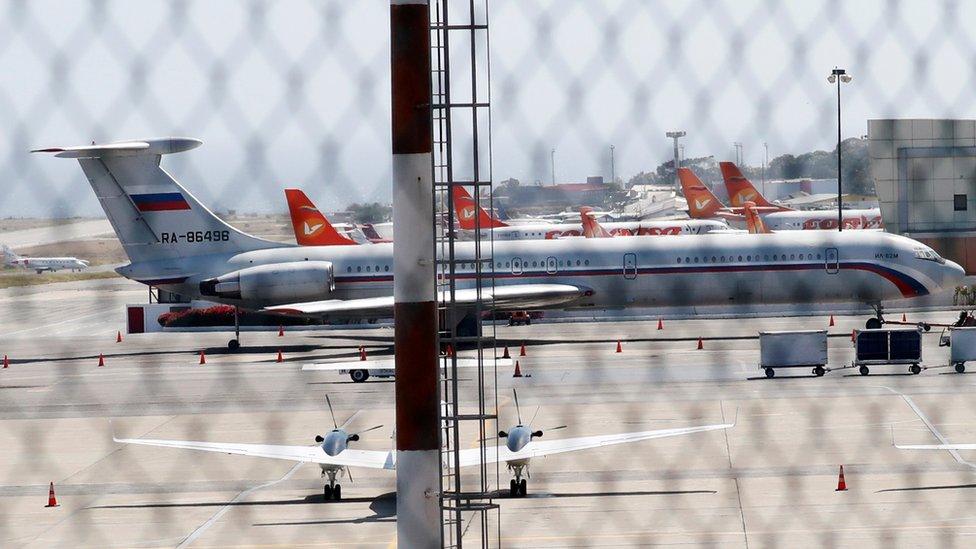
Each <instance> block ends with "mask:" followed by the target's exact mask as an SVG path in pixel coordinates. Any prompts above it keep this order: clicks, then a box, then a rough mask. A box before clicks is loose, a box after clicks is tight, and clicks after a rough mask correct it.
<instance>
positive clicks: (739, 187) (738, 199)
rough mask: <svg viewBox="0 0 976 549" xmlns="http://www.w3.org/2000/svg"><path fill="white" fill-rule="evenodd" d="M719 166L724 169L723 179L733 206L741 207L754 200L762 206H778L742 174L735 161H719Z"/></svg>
mask: <svg viewBox="0 0 976 549" xmlns="http://www.w3.org/2000/svg"><path fill="white" fill-rule="evenodd" d="M718 166H719V168H720V169H721V170H722V179H724V180H725V189H726V190H727V191H728V193H729V203H730V204H731V205H732V207H733V208H741V207H743V206H745V204H746V202H752V203H753V204H754V205H755V206H757V207H760V208H776V207H777V206H776V205H775V204H772V203H770V202H769V201H768V200H766V197H765V196H763V195H762V193H760V192H759V190H758V189H756V187H755V186H754V185H753V184H752V182H751V181H749V180H748V179H746V177H745V176H744V175H742V171H741V170H739V167H738V166H736V165H735V163H734V162H719V163H718Z"/></svg>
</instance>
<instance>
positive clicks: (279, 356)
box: [275, 349, 285, 362]
mask: <svg viewBox="0 0 976 549" xmlns="http://www.w3.org/2000/svg"><path fill="white" fill-rule="evenodd" d="M284 361H285V357H283V356H281V349H278V360H276V361H275V362H284Z"/></svg>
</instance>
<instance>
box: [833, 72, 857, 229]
mask: <svg viewBox="0 0 976 549" xmlns="http://www.w3.org/2000/svg"><path fill="white" fill-rule="evenodd" d="M853 79H854V78H853V77H852V76H851V75H849V74H847V71H845V70H844V69H838V68H836V67H835V68H834V70H832V71H830V75H829V76H827V82H830V83H831V84H837V232H840V231H843V230H844V210H843V205H842V202H843V193H842V192H841V182H843V180H844V175H843V174H842V173H841V171H840V156H841V155H840V141H841V137H840V84H841V82H843V83H844V84H847V83H848V82H850V81H851V80H853Z"/></svg>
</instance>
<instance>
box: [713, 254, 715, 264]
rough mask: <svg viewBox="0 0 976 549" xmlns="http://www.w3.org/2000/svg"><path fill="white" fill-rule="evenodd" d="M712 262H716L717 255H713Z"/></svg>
mask: <svg viewBox="0 0 976 549" xmlns="http://www.w3.org/2000/svg"><path fill="white" fill-rule="evenodd" d="M712 263H715V256H714V255H713V256H712Z"/></svg>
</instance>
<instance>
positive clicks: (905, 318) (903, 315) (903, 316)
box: [901, 313, 908, 322]
mask: <svg viewBox="0 0 976 549" xmlns="http://www.w3.org/2000/svg"><path fill="white" fill-rule="evenodd" d="M901 321H902V322H908V317H907V316H905V313H902V314H901Z"/></svg>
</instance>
